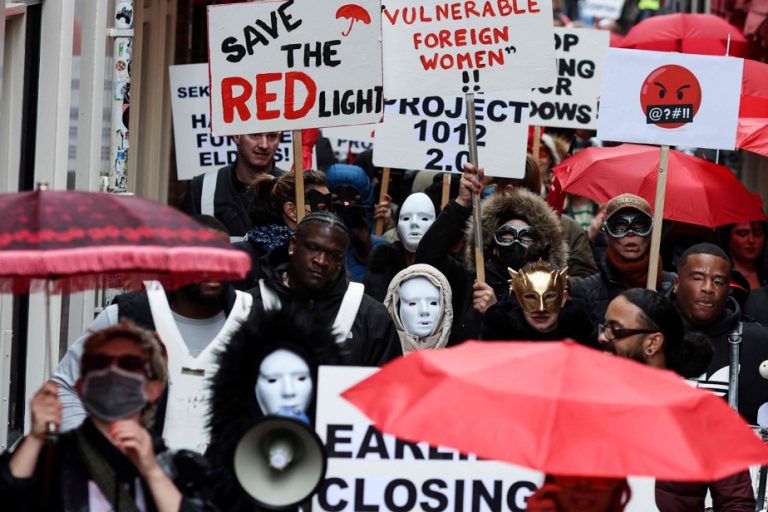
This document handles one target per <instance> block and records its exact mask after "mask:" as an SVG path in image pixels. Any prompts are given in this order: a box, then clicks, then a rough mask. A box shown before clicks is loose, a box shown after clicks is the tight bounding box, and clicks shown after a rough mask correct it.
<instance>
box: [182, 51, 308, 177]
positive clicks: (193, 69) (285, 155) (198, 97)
mask: <svg viewBox="0 0 768 512" xmlns="http://www.w3.org/2000/svg"><path fill="white" fill-rule="evenodd" d="M169 74H170V85H171V112H172V114H173V139H174V143H175V148H176V173H177V177H178V179H179V180H191V179H192V178H194V177H195V176H197V175H199V174H203V173H205V172H208V171H215V170H217V169H219V168H221V167H223V166H225V165H229V164H232V163H234V162H235V159H236V158H237V146H236V145H235V141H234V139H233V137H232V136H223V137H216V136H214V135H211V122H210V116H209V107H210V103H209V102H210V98H209V96H210V93H209V91H210V88H209V86H208V64H184V65H179V66H170V67H169ZM292 140H293V138H292V136H291V132H290V131H284V132H283V135H282V137H281V138H280V145H279V146H278V148H277V151H275V157H274V158H275V165H277V166H278V167H279V168H281V169H284V170H288V169H290V168H291V166H292V165H293V146H292Z"/></svg>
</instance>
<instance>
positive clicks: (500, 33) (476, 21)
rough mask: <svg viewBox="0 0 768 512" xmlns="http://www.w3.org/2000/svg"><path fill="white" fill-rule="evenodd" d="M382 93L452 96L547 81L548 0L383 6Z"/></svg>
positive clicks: (397, 0)
mask: <svg viewBox="0 0 768 512" xmlns="http://www.w3.org/2000/svg"><path fill="white" fill-rule="evenodd" d="M382 3H383V8H384V10H383V16H382V37H383V40H384V95H385V96H386V97H387V98H411V97H416V96H432V95H438V96H455V95H460V94H462V93H466V92H480V91H482V92H486V93H490V92H501V91H509V90H510V89H524V88H530V87H536V86H549V85H551V84H552V83H553V82H554V78H555V73H554V72H555V70H554V67H553V66H552V63H553V62H554V57H555V55H554V48H553V46H552V3H551V2H550V1H548V0H459V1H457V2H444V1H443V0H384V1H383V2H382Z"/></svg>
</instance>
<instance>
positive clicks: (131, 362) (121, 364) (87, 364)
mask: <svg viewBox="0 0 768 512" xmlns="http://www.w3.org/2000/svg"><path fill="white" fill-rule="evenodd" d="M113 365H114V366H117V367H118V368H120V369H121V370H125V371H127V372H133V373H143V374H145V375H146V376H147V377H151V373H152V372H151V371H150V368H149V363H148V362H147V360H146V359H144V358H143V357H140V356H134V355H122V356H110V355H107V354H83V360H82V369H83V371H82V373H86V372H87V371H89V370H103V369H105V368H109V367H110V366H113Z"/></svg>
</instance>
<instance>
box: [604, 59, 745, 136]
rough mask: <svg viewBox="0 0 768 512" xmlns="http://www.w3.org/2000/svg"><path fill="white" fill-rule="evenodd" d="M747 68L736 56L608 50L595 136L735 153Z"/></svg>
mask: <svg viewBox="0 0 768 512" xmlns="http://www.w3.org/2000/svg"><path fill="white" fill-rule="evenodd" d="M743 65H744V62H743V60H742V59H736V58H733V57H711V56H705V55H689V54H683V53H672V52H648V51H641V50H622V49H614V48H611V49H608V50H607V51H606V53H605V69H604V71H603V86H602V95H601V100H600V115H599V118H598V128H597V136H598V138H600V139H603V140H609V141H621V142H639V143H647V144H659V145H664V144H666V145H670V146H676V145H681V146H693V147H699V148H711V149H733V148H734V147H735V144H736V123H737V120H738V114H739V99H740V91H741V73H742V69H743Z"/></svg>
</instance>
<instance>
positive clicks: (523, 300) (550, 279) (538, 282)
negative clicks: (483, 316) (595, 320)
mask: <svg viewBox="0 0 768 512" xmlns="http://www.w3.org/2000/svg"><path fill="white" fill-rule="evenodd" d="M507 270H508V271H509V275H510V277H511V279H510V280H509V285H510V289H511V291H512V292H514V294H515V297H517V302H518V303H519V304H520V307H521V308H522V309H523V311H525V312H527V313H535V312H537V311H548V312H550V313H559V312H560V309H561V307H562V302H563V294H564V293H565V289H566V286H567V282H568V277H567V275H566V270H567V269H563V270H557V269H552V267H550V266H549V265H548V264H546V263H544V262H543V261H542V260H539V261H538V262H536V263H529V264H528V265H526V266H525V267H523V268H522V270H520V271H519V272H516V271H514V270H512V269H507Z"/></svg>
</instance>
